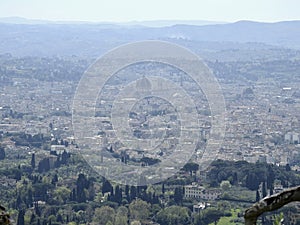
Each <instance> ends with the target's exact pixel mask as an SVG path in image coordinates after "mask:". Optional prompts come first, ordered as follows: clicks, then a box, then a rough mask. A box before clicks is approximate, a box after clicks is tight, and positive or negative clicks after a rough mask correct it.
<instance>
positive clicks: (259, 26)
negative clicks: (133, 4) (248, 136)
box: [0, 21, 300, 57]
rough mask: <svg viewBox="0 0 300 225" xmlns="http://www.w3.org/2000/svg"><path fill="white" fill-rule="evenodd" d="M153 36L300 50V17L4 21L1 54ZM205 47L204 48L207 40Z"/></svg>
mask: <svg viewBox="0 0 300 225" xmlns="http://www.w3.org/2000/svg"><path fill="white" fill-rule="evenodd" d="M149 39H158V40H168V41H173V42H176V43H178V42H180V43H183V44H184V45H185V44H186V43H188V45H189V47H191V48H192V49H193V46H194V43H196V44H197V43H199V42H204V43H205V42H207V43H219V44H217V46H220V44H221V45H228V43H230V45H231V46H232V45H234V43H236V45H237V46H239V45H240V44H249V43H262V44H264V45H272V46H277V47H284V48H292V49H300V21H288V22H278V23H259V22H251V21H240V22H236V23H229V24H214V25H202V26H196V25H185V24H182V25H180V24H178V25H174V26H169V27H145V26H137V24H135V25H133V26H124V25H118V24H94V23H87V24H57V23H56V24H53V23H41V24H15V23H0V54H4V53H11V54H13V55H17V56H24V55H38V56H50V55H83V56H91V57H97V56H99V54H102V53H104V52H105V51H107V50H109V49H111V48H113V47H115V46H117V45H119V44H124V43H128V42H132V41H139V40H149ZM210 45H211V44H210ZM210 45H208V46H210ZM201 46H202V47H203V44H202V45H201ZM256 46H260V45H256ZM204 47H205V46H204ZM221 48H222V46H221ZM208 50H209V49H208Z"/></svg>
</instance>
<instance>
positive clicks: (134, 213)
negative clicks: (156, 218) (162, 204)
mask: <svg viewBox="0 0 300 225" xmlns="http://www.w3.org/2000/svg"><path fill="white" fill-rule="evenodd" d="M149 209H150V205H149V204H148V203H147V202H145V201H143V200H141V199H137V200H134V201H132V202H131V203H130V205H129V214H130V218H131V219H132V220H139V221H143V220H146V219H147V218H148V217H149V213H150V211H149Z"/></svg>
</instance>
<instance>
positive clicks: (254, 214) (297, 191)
mask: <svg viewBox="0 0 300 225" xmlns="http://www.w3.org/2000/svg"><path fill="white" fill-rule="evenodd" d="M294 201H300V186H298V187H294V188H290V189H287V190H285V191H283V192H280V193H278V194H275V195H272V196H269V197H265V198H264V199H262V200H260V201H259V202H257V203H255V204H254V205H253V206H251V207H250V208H248V209H247V210H246V211H245V214H244V218H245V225H256V221H257V218H258V217H259V216H260V215H261V214H263V213H264V212H270V211H274V210H276V209H279V208H281V207H282V206H284V205H286V204H288V203H290V202H294Z"/></svg>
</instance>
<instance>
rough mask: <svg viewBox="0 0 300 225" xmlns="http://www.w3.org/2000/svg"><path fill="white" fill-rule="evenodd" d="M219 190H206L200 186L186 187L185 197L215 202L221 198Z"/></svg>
mask: <svg viewBox="0 0 300 225" xmlns="http://www.w3.org/2000/svg"><path fill="white" fill-rule="evenodd" d="M221 194H222V193H221V191H220V190H219V189H206V188H204V187H202V186H200V185H198V184H195V183H193V184H191V185H186V186H184V197H185V198H193V199H203V200H215V199H217V198H219V197H220V196H221Z"/></svg>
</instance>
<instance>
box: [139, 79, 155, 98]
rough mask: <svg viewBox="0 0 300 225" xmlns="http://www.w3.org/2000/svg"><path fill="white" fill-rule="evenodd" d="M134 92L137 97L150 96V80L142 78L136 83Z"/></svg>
mask: <svg viewBox="0 0 300 225" xmlns="http://www.w3.org/2000/svg"><path fill="white" fill-rule="evenodd" d="M136 91H137V94H138V95H142V96H145V95H150V94H151V91H152V84H151V82H150V80H149V79H148V78H147V77H145V76H143V78H141V79H139V80H137V81H136Z"/></svg>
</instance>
